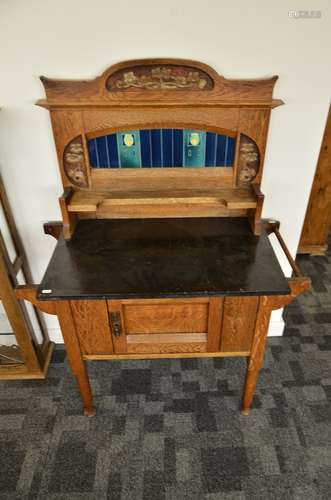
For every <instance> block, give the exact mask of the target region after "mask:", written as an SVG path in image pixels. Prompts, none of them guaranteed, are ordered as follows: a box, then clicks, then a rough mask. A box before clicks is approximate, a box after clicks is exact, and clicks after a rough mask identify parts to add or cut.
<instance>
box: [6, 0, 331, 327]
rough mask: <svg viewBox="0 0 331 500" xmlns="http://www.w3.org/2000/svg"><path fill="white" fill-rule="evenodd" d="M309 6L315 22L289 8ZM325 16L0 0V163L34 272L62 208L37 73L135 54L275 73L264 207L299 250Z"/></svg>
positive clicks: (76, 70)
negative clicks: (276, 103)
mask: <svg viewBox="0 0 331 500" xmlns="http://www.w3.org/2000/svg"><path fill="white" fill-rule="evenodd" d="M313 8H318V9H320V10H321V11H322V17H321V19H293V18H290V17H289V16H288V11H289V10H290V9H291V10H293V9H298V10H303V9H308V10H311V9H313ZM330 14H331V7H330V2H329V1H328V0H319V2H317V3H316V2H313V1H312V0H308V1H307V0H288V1H286V0H277V2H275V1H274V0H269V1H267V0H260V1H258V0H255V1H253V0H250V1H245V0H232V1H231V2H228V1H226V2H225V1H222V0H205V1H201V0H199V1H198V0H180V1H179V0H167V1H160V0H154V1H153V0H139V1H137V2H133V1H132V0H131V1H126V2H125V1H123V2H121V1H119V0H116V1H115V0H93V1H86V0H85V1H84V0H56V1H54V0H29V1H26V0H1V1H0V52H1V53H0V62H1V65H0V68H1V77H0V107H1V108H2V111H1V113H0V165H1V170H2V173H3V177H4V180H5V183H6V186H7V190H8V195H9V198H10V201H11V204H12V206H13V209H14V213H15V217H16V220H17V224H18V227H19V230H20V232H21V235H22V237H23V239H24V242H25V246H26V250H27V253H28V255H29V257H30V262H31V266H32V270H33V275H34V278H35V281H36V282H38V281H39V280H40V279H41V277H42V275H43V272H44V271H45V268H46V265H47V263H48V260H49V258H50V255H51V252H52V250H53V248H54V244H55V240H53V239H52V238H51V237H49V236H45V235H43V232H42V223H43V222H44V221H46V220H50V219H58V218H59V217H60V212H59V209H58V204H57V198H58V196H59V195H60V194H61V184H60V176H59V173H58V168H57V161H56V155H55V148H54V143H53V137H52V132H51V126H50V120H49V116H48V112H47V111H46V110H44V109H41V108H38V107H36V106H34V102H35V101H36V100H37V99H38V98H41V97H43V96H44V94H43V88H42V85H41V83H40V82H39V80H38V76H39V75H47V76H49V77H54V78H92V77H95V76H96V75H98V74H100V73H101V72H102V71H103V70H104V69H105V68H106V67H108V66H109V65H110V64H113V63H116V62H118V61H121V60H126V59H132V58H143V57H167V56H169V57H183V58H190V59H197V60H201V61H203V62H205V63H207V64H210V65H211V66H213V67H214V68H215V69H216V70H217V71H218V72H219V73H221V74H223V75H224V76H226V77H230V78H259V77H266V76H271V75H273V74H278V75H279V77H280V78H279V82H278V83H277V84H276V88H275V97H278V98H282V99H284V101H285V102H286V105H285V106H282V107H280V108H277V109H276V110H274V111H273V114H272V121H271V126H270V133H269V143H268V148H267V154H266V161H265V174H264V180H263V184H262V189H263V191H264V193H265V195H266V202H265V208H264V216H272V217H275V218H278V219H280V220H281V221H282V227H281V228H282V233H283V235H284V237H285V239H286V241H287V243H288V245H289V248H290V250H291V251H292V252H295V250H296V248H297V244H298V240H299V236H300V230H301V226H302V223H303V218H304V212H305V208H306V205H307V200H308V195H309V191H310V185H311V182H312V179H313V173H314V169H315V165H316V160H317V157H318V152H319V147H320V142H321V137H322V133H323V129H324V124H325V120H326V114H327V109H328V103H329V99H330V88H331V65H330V54H329V50H330V46H331V37H330V33H331V29H330ZM286 270H288V268H286ZM47 319H48V324H49V326H50V327H51V328H56V327H57V324H56V321H55V318H54V317H48V318H47ZM277 319H279V317H278V318H276V320H277ZM274 327H275V328H276V329H277V324H276V323H275V324H274ZM55 333H56V330H54V334H55Z"/></svg>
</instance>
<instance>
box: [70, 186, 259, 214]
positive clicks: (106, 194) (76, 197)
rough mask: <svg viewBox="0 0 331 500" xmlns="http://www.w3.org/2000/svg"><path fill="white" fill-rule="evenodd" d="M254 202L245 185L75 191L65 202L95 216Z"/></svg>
mask: <svg viewBox="0 0 331 500" xmlns="http://www.w3.org/2000/svg"><path fill="white" fill-rule="evenodd" d="M256 206H257V198H256V195H255V193H254V192H253V190H252V189H251V188H250V187H249V188H233V189H230V188H227V189H217V190H216V189H214V190H212V189H209V190H192V189H187V190H173V191H171V195H169V190H167V191H161V190H158V191H132V192H111V191H91V190H89V191H80V190H78V191H75V192H74V193H73V195H72V196H71V199H70V201H69V203H68V211H69V212H73V213H79V212H80V213H84V212H85V213H93V214H95V215H96V217H98V218H137V217H139V218H141V217H155V218H156V217H176V216H178V217H185V216H187V217H193V216H194V215H199V216H206V217H211V216H215V217H217V216H222V215H229V212H230V211H233V210H234V211H236V212H235V213H234V215H236V216H238V215H241V214H244V213H245V212H246V210H248V209H254V208H256Z"/></svg>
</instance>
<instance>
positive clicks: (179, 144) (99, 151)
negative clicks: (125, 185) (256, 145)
mask: <svg viewBox="0 0 331 500" xmlns="http://www.w3.org/2000/svg"><path fill="white" fill-rule="evenodd" d="M192 134H193V135H192ZM192 137H193V138H194V139H195V143H194V144H192V143H191V140H192ZM193 142H194V141H193ZM196 142H198V144H196ZM126 143H127V144H126ZM88 150H89V155H90V164H91V167H93V168H141V167H143V168H151V167H152V168H153V167H159V168H160V167H164V168H169V167H170V168H171V167H216V166H217V167H231V166H232V165H233V161H234V154H235V139H234V138H232V137H229V136H226V135H219V134H215V133H214V132H204V131H201V130H189V129H152V130H149V129H144V130H128V131H125V132H118V133H115V134H110V135H104V136H101V137H97V138H96V139H90V140H89V141H88Z"/></svg>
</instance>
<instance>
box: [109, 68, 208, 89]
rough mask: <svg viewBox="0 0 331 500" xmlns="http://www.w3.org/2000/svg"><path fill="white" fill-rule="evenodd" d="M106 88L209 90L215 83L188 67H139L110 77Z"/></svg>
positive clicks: (205, 75) (201, 72)
mask: <svg viewBox="0 0 331 500" xmlns="http://www.w3.org/2000/svg"><path fill="white" fill-rule="evenodd" d="M106 87H107V89H108V90H126V89H145V90H160V89H161V90H178V89H195V90H208V89H210V88H212V87H213V82H212V80H211V78H210V77H209V75H207V74H206V73H204V72H203V71H200V70H196V69H195V68H191V67H188V66H174V65H165V66H143V67H141V66H139V67H133V68H129V70H126V71H124V70H123V71H119V72H117V73H115V75H112V76H110V77H109V78H108V80H107V83H106Z"/></svg>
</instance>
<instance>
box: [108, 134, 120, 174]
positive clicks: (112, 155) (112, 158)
mask: <svg viewBox="0 0 331 500" xmlns="http://www.w3.org/2000/svg"><path fill="white" fill-rule="evenodd" d="M107 146H108V157H109V164H108V167H109V168H118V167H119V159H118V152H117V139H116V134H110V135H107Z"/></svg>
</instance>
